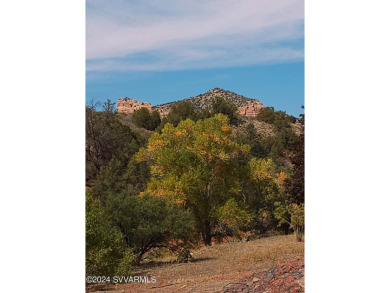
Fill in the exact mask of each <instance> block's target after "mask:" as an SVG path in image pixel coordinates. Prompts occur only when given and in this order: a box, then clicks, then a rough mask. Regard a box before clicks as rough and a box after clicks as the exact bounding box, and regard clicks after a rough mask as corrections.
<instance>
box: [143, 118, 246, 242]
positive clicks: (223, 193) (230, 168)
mask: <svg viewBox="0 0 390 293" xmlns="http://www.w3.org/2000/svg"><path fill="white" fill-rule="evenodd" d="M231 134H232V130H231V128H230V126H229V118H228V117H227V116H225V115H222V114H217V115H215V116H213V117H211V118H207V119H203V120H198V121H197V122H196V123H195V122H194V121H192V120H190V119H187V120H185V121H182V122H180V123H179V125H178V126H177V127H174V126H173V125H172V124H170V123H167V124H166V125H165V127H164V128H163V129H162V131H161V134H159V133H154V134H153V135H152V136H151V137H150V139H149V141H148V144H147V147H145V148H142V149H141V150H140V151H139V153H138V154H137V160H138V161H147V160H148V161H150V162H151V180H150V182H149V183H148V187H147V189H146V191H145V192H144V194H150V195H154V196H160V197H165V198H167V199H169V200H171V201H172V202H174V203H176V204H182V205H184V206H185V207H186V208H188V209H190V210H191V211H192V212H193V215H194V217H195V219H196V220H197V226H198V229H199V231H200V233H201V234H202V238H203V241H204V243H205V245H211V236H212V233H211V232H212V228H213V227H214V226H215V224H216V221H217V219H216V216H215V215H214V214H213V211H215V210H217V209H218V207H221V206H223V205H224V204H226V202H227V201H228V200H229V199H231V198H234V197H237V196H239V194H240V193H241V189H242V188H241V182H240V180H239V178H240V170H241V169H240V162H239V161H240V160H239V159H238V158H239V157H240V156H243V155H244V156H245V155H247V154H249V150H250V148H249V146H248V145H244V144H238V143H236V142H234V141H232V140H231Z"/></svg>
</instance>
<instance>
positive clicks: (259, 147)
mask: <svg viewBox="0 0 390 293" xmlns="http://www.w3.org/2000/svg"><path fill="white" fill-rule="evenodd" d="M234 140H235V141H237V142H238V143H242V144H247V145H249V146H250V147H251V150H250V153H251V155H252V156H254V157H257V158H265V157H266V156H267V155H268V153H269V152H267V150H266V149H265V147H264V142H263V139H262V137H261V136H260V134H259V133H258V132H257V131H256V128H255V126H254V125H253V123H249V124H248V125H246V126H245V127H244V128H243V130H242V131H241V132H238V133H237V135H236V137H235V138H234Z"/></svg>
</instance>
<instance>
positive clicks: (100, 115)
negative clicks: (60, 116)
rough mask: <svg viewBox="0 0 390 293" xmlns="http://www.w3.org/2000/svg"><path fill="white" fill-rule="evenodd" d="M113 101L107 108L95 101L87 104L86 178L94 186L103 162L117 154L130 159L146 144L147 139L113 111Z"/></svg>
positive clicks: (106, 163)
mask: <svg viewBox="0 0 390 293" xmlns="http://www.w3.org/2000/svg"><path fill="white" fill-rule="evenodd" d="M113 105H114V104H113V103H111V102H110V101H108V102H107V103H105V106H104V111H101V112H98V111H96V105H91V106H88V107H86V143H85V152H86V169H87V170H86V177H87V178H86V179H87V185H88V186H93V183H94V181H95V180H96V177H97V175H98V173H99V171H100V168H101V167H102V166H106V165H108V163H109V162H110V161H111V160H112V159H113V158H114V157H115V158H117V159H118V160H120V161H121V162H125V161H128V160H129V159H130V158H131V157H132V156H133V155H134V154H135V153H136V152H137V151H138V149H139V148H140V146H142V145H144V144H145V139H144V138H143V137H141V136H140V135H139V134H137V133H135V132H133V131H132V130H131V129H130V128H129V127H127V126H125V125H123V124H122V123H121V122H120V121H119V119H118V116H117V114H115V113H114V112H113V111H114V110H113Z"/></svg>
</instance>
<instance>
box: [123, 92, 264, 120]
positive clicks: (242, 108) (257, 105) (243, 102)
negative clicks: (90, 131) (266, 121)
mask: <svg viewBox="0 0 390 293" xmlns="http://www.w3.org/2000/svg"><path fill="white" fill-rule="evenodd" d="M216 97H222V98H224V99H227V100H230V101H232V102H233V104H235V105H236V106H237V108H238V113H239V114H240V115H243V116H247V117H254V116H256V115H257V114H258V113H259V111H260V110H261V109H262V108H264V105H263V104H262V103H261V102H259V101H258V100H256V99H250V98H247V97H244V96H242V95H238V94H236V93H233V92H230V91H226V90H223V89H220V88H215V89H212V90H210V91H208V92H206V93H204V94H201V95H198V96H195V97H191V98H187V99H184V101H188V102H190V103H192V104H193V105H194V106H195V108H196V109H197V110H202V109H207V110H210V109H211V106H212V102H213V100H214V98H216ZM174 103H176V102H171V103H166V104H162V105H156V106H152V105H151V104H150V103H147V102H138V101H136V100H134V99H129V98H120V99H119V101H118V104H117V110H118V112H119V113H126V114H131V113H133V112H134V111H136V110H138V109H140V108H142V107H146V108H148V109H149V110H156V111H158V112H159V113H160V115H161V116H162V117H164V116H166V115H168V113H169V111H170V110H171V108H172V105H173V104H174Z"/></svg>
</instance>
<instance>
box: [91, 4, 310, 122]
mask: <svg viewBox="0 0 390 293" xmlns="http://www.w3.org/2000/svg"><path fill="white" fill-rule="evenodd" d="M86 3H87V6H86V11H87V24H86V28H87V38H86V57H87V60H86V70H87V72H86V101H87V102H89V101H90V100H91V99H93V100H94V101H105V100H106V99H111V100H113V101H115V102H116V101H117V99H118V98H119V97H124V96H126V97H131V98H135V99H137V100H142V101H147V102H150V103H152V104H153V105H156V104H160V103H165V102H170V101H174V100H178V99H183V98H188V97H191V96H195V95H198V94H201V93H204V92H206V91H208V90H210V89H212V88H215V87H220V88H223V89H226V90H230V91H233V92H236V93H238V94H242V95H244V96H247V97H249V98H256V99H259V100H260V101H261V102H262V103H263V104H264V105H266V106H273V107H275V109H277V110H284V111H286V112H287V113H289V114H292V115H295V116H298V115H299V113H301V112H302V110H301V109H300V106H301V105H303V104H304V4H303V0H288V1H286V0H273V1H268V0H242V1H232V0H208V1H205V0H196V1H195V0H166V1H158V0H143V1H129V0H126V1H125V0H111V1H109V2H108V1H105V0H87V2H86Z"/></svg>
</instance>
